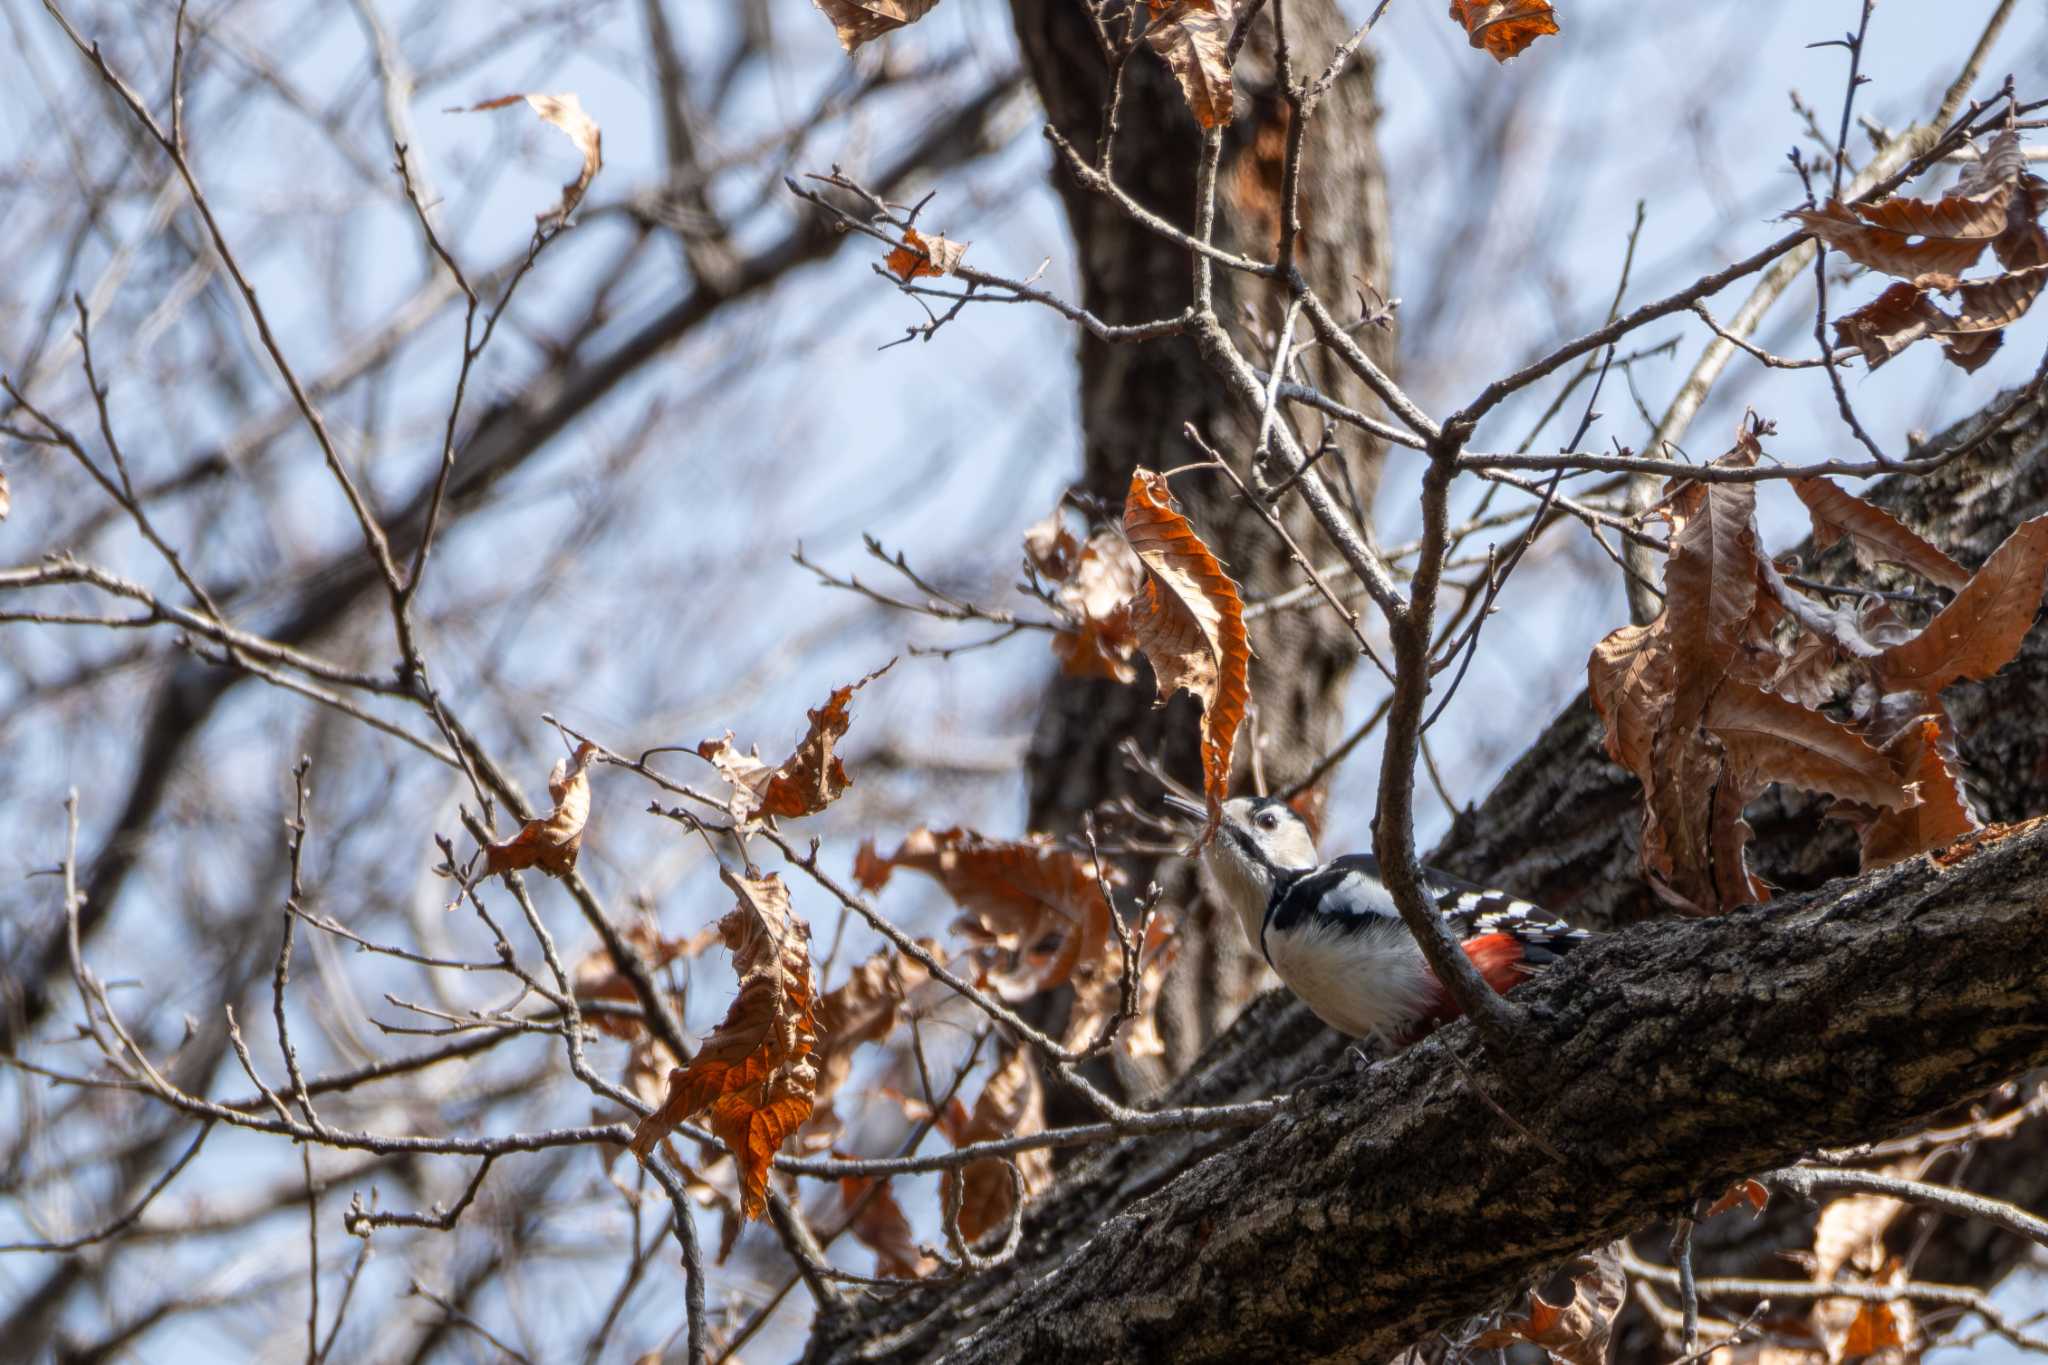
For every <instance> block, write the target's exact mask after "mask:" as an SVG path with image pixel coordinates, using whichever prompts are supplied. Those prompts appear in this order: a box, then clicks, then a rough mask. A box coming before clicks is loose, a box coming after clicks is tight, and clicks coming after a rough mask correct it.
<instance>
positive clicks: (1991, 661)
mask: <svg viewBox="0 0 2048 1365" xmlns="http://www.w3.org/2000/svg"><path fill="white" fill-rule="evenodd" d="M2044 579H2048V515H2044V516H2038V517H2035V518H2034V519H2033V520H2031V521H2026V522H2022V523H2021V524H2020V525H2019V526H2018V527H2017V528H2016V529H2015V530H2014V531H2013V533H2012V534H2011V535H2009V536H2007V537H2006V538H2005V541H2004V543H2002V544H2001V545H2000V546H1999V547H1998V548H1997V549H1996V550H1994V551H1992V553H1991V558H1990V559H1988V560H1986V561H1985V563H1984V567H1983V568H1981V569H1979V570H1977V572H1976V573H1975V574H1974V575H1972V576H1971V578H1970V581H1969V582H1968V583H1967V584H1965V585H1964V586H1963V588H1962V590H1961V591H1960V592H1958V593H1957V594H1956V596H1955V600H1954V601H1952V602H1950V603H1949V604H1948V605H1947V606H1946V607H1943V608H1942V609H1941V611H1940V612H1938V613H1937V614H1936V615H1935V618H1934V619H1933V620H1932V621H1929V622H1928V623H1927V628H1926V629H1925V630H1923V631H1921V632H1920V633H1919V634H1918V635H1916V636H1914V637H1913V638H1912V639H1910V640H1907V641H1905V642H1904V643H1902V644H1897V645H1893V646H1892V647H1891V648H1889V649H1887V650H1885V651H1884V652H1883V653H1882V654H1880V655H1878V656H1877V658H1876V660H1875V661H1874V664H1875V668H1876V672H1877V675H1878V677H1879V678H1880V679H1881V680H1882V681H1883V683H1884V685H1885V687H1886V689H1887V690H1889V691H1914V692H1924V693H1926V694H1927V695H1928V696H1930V697H1931V696H1935V695H1937V694H1939V693H1940V691H1941V689H1942V688H1944V687H1947V686H1948V685H1949V684H1950V683H1953V682H1958V681H1961V680H1963V679H1966V678H1968V679H1981V678H1988V677H1990V676H1991V675H1992V674H1993V673H1996V672H1997V671H1998V670H1999V669H2001V668H2003V667H2005V665H2006V664H2008V663H2009V662H2011V661H2012V658H2013V656H2014V655H2015V654H2017V653H2019V648H2020V644H2021V642H2022V641H2024V640H2025V639H2026V637H2027V631H2028V630H2029V629H2031V628H2032V626H2033V624H2034V616H2035V614H2036V613H2037V612H2038V611H2039V610H2040V607H2041V593H2042V585H2043V580H2044Z"/></svg>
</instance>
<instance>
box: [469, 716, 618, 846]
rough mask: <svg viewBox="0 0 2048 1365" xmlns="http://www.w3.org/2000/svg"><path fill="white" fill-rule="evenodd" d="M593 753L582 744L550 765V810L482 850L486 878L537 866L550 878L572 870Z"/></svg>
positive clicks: (584, 813)
mask: <svg viewBox="0 0 2048 1365" xmlns="http://www.w3.org/2000/svg"><path fill="white" fill-rule="evenodd" d="M596 753H597V746H596V745H594V744H591V743H590V742H588V741H587V740H586V741H585V742H584V743H582V744H579V745H577V746H576V752H575V753H574V754H573V755H571V756H570V757H568V758H565V759H562V760H560V761H559V762H557V763H556V764H555V770H554V771H553V772H552V773H550V774H549V775H548V795H549V796H550V797H552V798H553V799H554V802H555V808H554V809H553V810H552V811H550V812H548V814H547V815H546V816H544V817H543V818H541V819H538V820H528V821H527V822H526V824H525V825H524V826H523V827H522V828H521V829H520V831H519V833H517V834H515V835H513V836H512V837H511V838H510V839H506V840H504V841H503V842H501V843H495V844H486V845H484V871H485V875H486V876H496V875H497V874H499V873H501V872H511V871H515V870H517V869H519V868H525V867H538V868H539V869H540V870H541V871H543V872H545V873H547V874H548V875H549V876H551V877H565V876H567V875H568V874H569V873H570V872H572V871H574V870H575V867H576V854H577V852H578V851H579V850H581V849H582V847H583V826H584V824H585V823H586V822H587V821H588V820H589V819H590V760H591V759H592V757H594V756H595V755H596Z"/></svg>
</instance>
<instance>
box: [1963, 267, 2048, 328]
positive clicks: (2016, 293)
mask: <svg viewBox="0 0 2048 1365" xmlns="http://www.w3.org/2000/svg"><path fill="white" fill-rule="evenodd" d="M2044 285H2048V265H2036V266H2032V267H2030V268H2028V269H2025V270H2014V271H2010V272H2008V273H2006V274H2003V275H1992V276H1990V277H1988V278H1985V279H1981V280H1958V281H1957V282H1956V283H1955V284H1954V285H1953V286H1950V287H1946V288H1944V289H1943V290H1942V291H1941V292H1942V293H1944V294H1947V295H1949V296H1951V297H1952V298H1954V299H1955V301H1956V304H1957V309H1956V314H1955V316H1954V317H1953V318H1950V319H1949V321H1948V322H1947V324H1946V325H1944V326H1943V327H1942V329H1941V330H1942V331H1943V332H1945V333H1950V332H1964V333H1967V332H1995V331H1997V330H1999V329H2000V328H2002V327H2006V326H2009V325H2011V324H2012V323H2015V322H2018V321H2019V320H2020V318H2022V317H2024V316H2025V315H2026V312H2027V310H2028V309H2029V308H2032V307H2033V306H2034V300H2035V299H2037V298H2039V297H2040V296H2041V289H2042V287H2043V286H2044Z"/></svg>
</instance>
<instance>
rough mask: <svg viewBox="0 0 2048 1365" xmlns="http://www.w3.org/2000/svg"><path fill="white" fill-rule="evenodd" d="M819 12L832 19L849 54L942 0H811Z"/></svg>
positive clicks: (915, 19) (914, 20)
mask: <svg viewBox="0 0 2048 1365" xmlns="http://www.w3.org/2000/svg"><path fill="white" fill-rule="evenodd" d="M811 3H812V4H813V5H815V6H816V7H817V8H818V11H819V13H821V14H823V15H824V16H825V17H826V18H827V19H830V20H831V21H832V29H833V32H835V33H837V34H838V35H839V45H840V46H841V47H843V48H845V49H846V51H847V53H848V55H851V54H852V53H853V50H854V49H855V48H857V47H859V46H860V45H861V44H862V43H868V42H873V41H874V40H875V39H877V38H879V37H881V36H882V35H883V34H885V33H893V32H895V31H896V30H897V29H899V28H902V27H904V26H905V25H906V24H914V23H916V22H917V21H918V20H920V19H922V18H924V17H925V15H927V14H930V13H931V11H932V7H933V6H934V5H936V4H938V3H939V0H811Z"/></svg>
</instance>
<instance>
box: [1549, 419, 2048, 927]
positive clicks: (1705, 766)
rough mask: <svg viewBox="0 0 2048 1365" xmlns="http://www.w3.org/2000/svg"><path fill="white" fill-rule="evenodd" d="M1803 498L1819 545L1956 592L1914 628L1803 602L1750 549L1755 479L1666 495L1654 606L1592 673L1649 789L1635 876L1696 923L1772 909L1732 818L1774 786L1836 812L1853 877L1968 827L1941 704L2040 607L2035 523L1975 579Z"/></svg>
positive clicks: (1803, 485)
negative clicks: (1665, 535)
mask: <svg viewBox="0 0 2048 1365" xmlns="http://www.w3.org/2000/svg"><path fill="white" fill-rule="evenodd" d="M1770 431H1771V427H1770V426H1769V424H1767V423H1762V422H1755V421H1750V420H1746V421H1745V424H1744V426H1743V428H1742V429H1741V431H1740V432H1739V433H1738V435H1737V440H1736V444H1735V447H1734V449H1732V450H1730V451H1729V452H1728V453H1727V454H1726V455H1723V456H1722V457H1721V458H1720V459H1719V460H1717V461H1715V466H1716V467H1718V468H1723V469H1727V468H1746V467H1749V466H1753V465H1755V464H1756V463H1757V461H1758V460H1759V459H1760V458H1762V457H1763V450H1762V446H1761V444H1760V438H1761V437H1762V436H1764V435H1766V434H1768V433H1769V432H1770ZM1797 491H1798V493H1799V496H1800V497H1801V499H1802V500H1803V501H1804V502H1805V503H1806V505H1807V507H1808V509H1809V511H1810V512H1811V514H1812V518H1813V525H1814V536H1815V540H1816V543H1817V544H1819V545H1822V546H1826V545H1829V544H1832V543H1834V542H1836V541H1839V540H1841V539H1843V538H1845V537H1846V538H1847V539H1848V540H1849V541H1850V542H1851V543H1852V544H1853V545H1854V546H1855V549H1856V555H1857V557H1858V558H1859V559H1860V560H1863V561H1864V562H1866V563H1875V562H1883V563H1887V564H1894V565H1897V566H1899V567H1901V568H1904V569H1905V570H1907V571H1908V572H1910V573H1912V574H1914V575H1917V576H1918V577H1919V578H1922V579H1924V580H1926V581H1927V583H1929V584H1930V585H1933V586H1935V587H1939V588H1945V589H1949V590H1952V591H1953V592H1954V593H1955V596H1954V598H1953V599H1952V600H1951V601H1950V602H1949V603H1948V604H1947V605H1946V606H1944V607H1943V608H1942V609H1941V610H1940V611H1939V612H1937V613H1935V615H1934V616H1933V619H1932V620H1930V621H1928V622H1927V624H1926V625H1925V626H1924V627H1922V628H1920V629H1918V630H1916V629H1914V628H1913V627H1912V626H1911V625H1909V624H1907V623H1906V622H1905V621H1904V620H1902V619H1901V617H1900V614H1899V610H1898V608H1897V606H1896V604H1894V603H1893V602H1892V601H1891V600H1889V599H1887V598H1885V597H1883V596H1879V595H1875V594H1871V595H1860V596H1859V595H1857V594H1856V593H1854V592H1853V591H1850V592H1845V593H1843V594H1841V595H1839V596H1832V597H1830V596H1826V595H1809V594H1808V593H1807V592H1806V591H1805V590H1802V589H1801V588H1800V587H1799V586H1797V585H1795V584H1794V583H1793V582H1792V581H1791V579H1790V578H1789V577H1788V576H1787V573H1786V572H1784V571H1783V570H1781V568H1780V566H1779V565H1778V564H1775V563H1773V562H1772V561H1771V560H1770V559H1768V558H1767V557H1766V556H1765V555H1764V553H1763V551H1762V548H1761V546H1760V545H1759V544H1758V537H1757V529H1756V484H1754V483H1751V482H1732V481H1716V482H1703V481H1699V480H1691V479H1686V478H1683V477H1679V478H1674V479H1673V480H1672V481H1671V482H1670V483H1669V484H1667V486H1666V489H1665V496H1664V499H1663V501H1662V502H1661V503H1660V504H1659V506H1658V508H1657V509H1656V512H1657V515H1659V516H1661V517H1662V518H1663V519H1664V520H1665V521H1666V522H1667V523H1668V524H1669V526H1670V528H1671V535H1670V543H1669V548H1670V557H1669V561H1668V563H1667V565H1666V569H1665V591H1666V597H1665V604H1664V610H1663V612H1662V614H1660V615H1659V616H1658V617H1657V618H1656V619H1655V620H1654V621H1652V622H1651V623H1650V624H1649V625H1647V626H1625V627H1623V628H1622V629H1620V630H1617V631H1615V632H1614V633H1613V634H1611V635H1609V636H1608V637H1607V638H1606V639H1605V640H1603V641H1602V642H1601V643H1600V645H1599V646H1598V647H1597V648H1596V649H1595V650H1594V651H1593V656H1592V660H1591V662H1590V664H1589V667H1588V674H1589V682H1590V688H1591V693H1592V698H1593V702H1594V705H1595V706H1596V707H1597V708H1598V710H1599V712H1600V716H1601V719H1602V721H1603V722H1604V723H1605V725H1606V729H1607V752H1608V754H1609V756H1610V757H1612V758H1613V759H1614V761H1615V762H1617V763H1619V764H1621V765H1622V766H1623V767H1625V768H1627V769H1629V771H1631V772H1633V773H1634V774H1635V775H1636V777H1637V778H1638V779H1639V780H1640V781H1641V782H1642V784H1643V796H1644V803H1643V804H1644V809H1643V835H1642V857H1643V866H1644V870H1645V872H1646V873H1647V874H1648V875H1649V877H1650V878H1651V880H1652V882H1653V884H1655V885H1656V886H1657V887H1658V888H1659V890H1660V891H1662V892H1663V893H1664V894H1665V895H1666V896H1667V897H1668V898H1669V899H1670V900H1671V901H1672V902H1673V903H1675V904H1677V905H1679V906H1681V907H1682V908H1684V909H1686V910H1688V911H1690V912H1693V913H1698V914H1711V913H1714V912H1717V911H1720V910H1725V909H1728V908H1731V907H1733V906H1738V905H1745V904H1750V903H1752V902H1756V901H1761V900H1764V899H1767V898H1768V892H1767V890H1766V889H1765V887H1764V886H1763V884H1762V883H1761V882H1759V881H1758V880H1757V878H1756V876H1755V875H1754V874H1753V873H1752V872H1751V871H1750V870H1749V866H1748V862H1747V858H1746V846H1747V844H1748V841H1749V836H1750V829H1749V826H1748V824H1747V823H1746V822H1745V821H1744V820H1743V808H1744V807H1745V806H1746V805H1747V804H1748V803H1749V802H1750V801H1751V800H1753V799H1755V798H1756V796H1758V795H1759V794H1760V793H1761V792H1762V791H1763V790H1764V789H1765V787H1767V786H1769V785H1770V784H1771V783H1774V782H1775V783H1783V784H1786V785H1789V786H1796V787H1800V788H1803V789H1805V790H1808V791H1814V792H1822V793H1826V794H1828V795H1830V796H1832V797H1834V798H1835V802H1834V805H1833V806H1832V807H1831V809H1830V811H1829V814H1830V815H1831V816H1832V817H1834V818H1837V819H1842V820H1847V821H1849V822H1850V823H1852V824H1853V825H1854V826H1856V828H1857V829H1858V831H1859V832H1860V835H1861V838H1862V848H1863V861H1864V865H1865V866H1866V867H1875V866H1881V865H1883V864H1885V863H1889V862H1896V861H1898V860H1900V859H1902V858H1908V857H1912V856H1914V855H1915V854H1919V853H1924V852H1928V851H1931V850H1934V849H1938V848H1941V847H1943V846H1944V845H1946V844H1948V843H1949V842H1951V841H1952V840H1954V839H1956V838H1958V837H1959V836H1961V835H1963V834H1965V833H1967V832H1969V831H1971V830H1973V829H1975V828H1977V827H1978V821H1977V819H1976V817H1975V815H1974V814H1973V813H1972V812H1971V810H1970V807H1969V804H1968V802H1967V801H1966V799H1965V798H1964V794H1963V791H1962V784H1961V781H1960V777H1959V774H1958V772H1957V770H1956V756H1955V744H1954V727H1953V725H1952V723H1951V722H1950V719H1949V716H1948V712H1947V710H1946V708H1945V707H1944V705H1943V703H1942V697H1941V694H1942V689H1943V688H1945V687H1947V686H1948V685H1949V684H1951V683H1954V682H1958V681H1961V680H1964V679H1981V678H1986V677H1989V676H1990V675H1991V674H1992V673H1994V672H1996V671H1997V670H1998V669H1999V668H2001V667H2003V666H2004V665H2005V663H2006V662H2007V661H2008V660H2010V659H2011V658H2012V657H2013V655H2014V654H2015V653H2016V652H2017V651H2018V649H2019V646H2020V642H2021V640H2022V639H2023V638H2024V636H2025V634H2026V632H2027V630H2028V628H2029V627H2030V626H2031V625H2032V624H2033V620H2034V614H2035V612H2036V610H2037V609H2038V608H2039V606H2040V604H2041V594H2042V580H2043V577H2044V573H2048V518H2037V519H2036V520H2034V521H2031V522H2028V523H2025V524H2024V525H2022V526H2021V527H2019V528H2018V529H2017V530H2016V531H2015V532H2014V533H2013V534H2012V536H2011V537H2010V538H2009V539H2008V540H2007V541H2006V542H2005V544H2003V545H2002V546H2000V547H1999V549H1998V550H1997V551H1996V552H1995V553H1994V554H1993V555H1992V556H1991V558H1990V560H1989V561H1988V562H1987V563H1986V564H1985V565H1984V566H1983V568H1981V569H1980V570H1978V571H1977V572H1976V573H1975V574H1974V575H1972V574H1966V573H1965V572H1964V570H1963V569H1962V568H1961V567H1960V566H1959V565H1957V564H1956V563H1955V562H1954V561H1953V560H1951V559H1950V558H1949V557H1948V556H1947V555H1945V554H1943V553H1942V552H1941V551H1939V550H1937V549H1935V548H1934V547H1933V546H1932V545H1930V544H1928V543H1927V541H1926V540H1925V539H1923V538H1922V537H1920V536H1919V535H1917V534H1915V533H1914V532H1912V531H1911V530H1910V529H1908V528H1907V527H1905V526H1904V525H1902V524H1900V523H1899V522H1898V521H1897V520H1896V519H1894V518H1893V517H1891V516H1890V515H1888V514H1886V513H1885V512H1883V511H1881V510H1879V509H1878V508H1876V507H1873V506H1872V505H1870V504H1869V503H1867V502H1864V501H1863V500H1862V499H1860V498H1856V497H1854V496H1852V495H1851V494H1849V493H1847V492H1845V491H1843V490H1842V489H1840V488H1838V487H1836V486H1834V485H1833V484H1831V483H1829V482H1827V481H1826V480H1821V479H1805V480H1800V481H1798V487H1797ZM1838 717H1839V718H1838Z"/></svg>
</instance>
